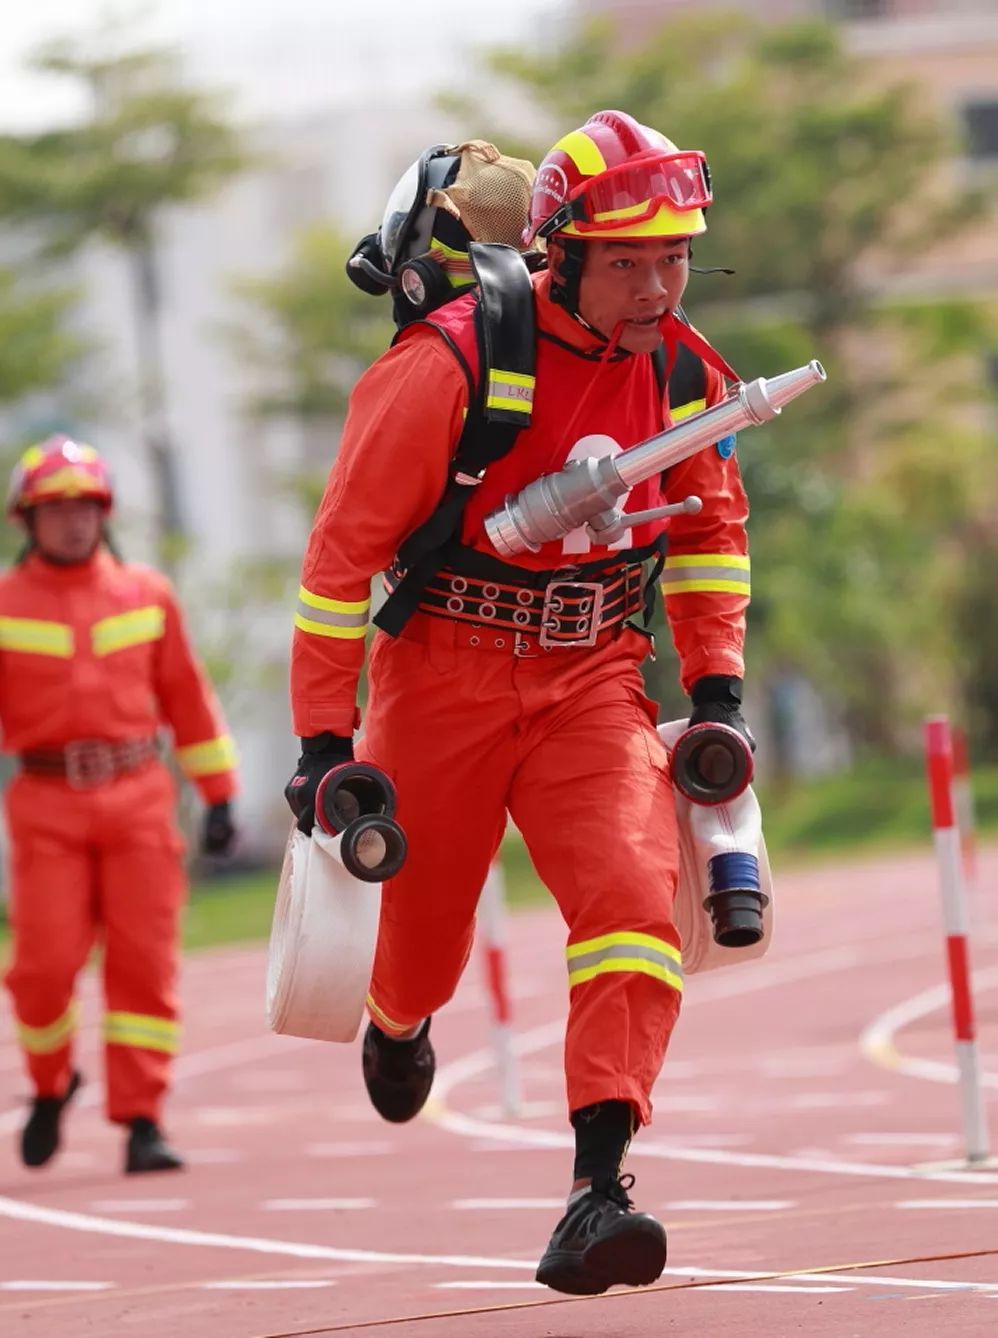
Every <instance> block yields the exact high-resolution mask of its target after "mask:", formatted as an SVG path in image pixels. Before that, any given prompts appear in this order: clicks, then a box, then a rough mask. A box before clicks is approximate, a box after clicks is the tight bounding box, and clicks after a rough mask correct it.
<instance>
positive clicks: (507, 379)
mask: <svg viewBox="0 0 998 1338" xmlns="http://www.w3.org/2000/svg"><path fill="white" fill-rule="evenodd" d="M536 383H537V379H536V377H533V376H528V375H527V374H526V373H525V372H504V371H501V370H500V369H499V368H498V367H490V368H489V385H488V391H487V393H486V396H485V407H486V408H487V409H509V410H511V411H512V412H513V413H522V414H526V415H528V416H529V414H530V411H531V409H532V408H533V405H534V386H535V385H536Z"/></svg>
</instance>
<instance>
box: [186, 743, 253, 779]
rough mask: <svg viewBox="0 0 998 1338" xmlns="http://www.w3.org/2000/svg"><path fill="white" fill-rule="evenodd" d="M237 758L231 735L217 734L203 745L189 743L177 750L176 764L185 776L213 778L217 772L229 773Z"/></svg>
mask: <svg viewBox="0 0 998 1338" xmlns="http://www.w3.org/2000/svg"><path fill="white" fill-rule="evenodd" d="M238 760H239V758H238V755H237V753H236V745H235V743H234V742H233V740H232V736H231V734H219V736H218V737H217V738H215V739H205V741H204V743H190V744H188V745H187V747H186V748H178V749H177V762H178V764H179V766H180V769H181V771H182V772H183V773H184V775H185V776H189V777H190V778H191V779H192V780H193V779H194V778H195V777H196V776H213V775H215V773H216V772H219V771H231V770H232V768H233V767H234V766H235V765H236V763H237V762H238Z"/></svg>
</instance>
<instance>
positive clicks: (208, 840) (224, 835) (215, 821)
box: [201, 799, 236, 855]
mask: <svg viewBox="0 0 998 1338" xmlns="http://www.w3.org/2000/svg"><path fill="white" fill-rule="evenodd" d="M235 839H236V824H235V822H233V820H232V809H231V807H230V805H229V801H228V799H223V801H222V802H221V803H220V804H211V805H209V807H208V809H207V810H206V812H205V815H204V827H203V828H202V831H201V853H202V854H203V855H227V854H228V853H229V851H230V850H231V849H232V843H233V842H234V841H235Z"/></svg>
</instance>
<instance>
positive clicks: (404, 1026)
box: [367, 995, 414, 1031]
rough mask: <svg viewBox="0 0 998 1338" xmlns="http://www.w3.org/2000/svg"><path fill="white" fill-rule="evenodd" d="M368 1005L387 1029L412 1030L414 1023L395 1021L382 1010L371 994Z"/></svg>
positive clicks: (380, 1023)
mask: <svg viewBox="0 0 998 1338" xmlns="http://www.w3.org/2000/svg"><path fill="white" fill-rule="evenodd" d="M367 1006H368V1008H369V1009H370V1010H371V1012H372V1013H373V1014H374V1016H375V1017H376V1018H377V1019H378V1024H379V1026H381V1027H383V1028H384V1030H385V1031H410V1030H411V1029H412V1027H413V1025H414V1024H413V1023H411V1022H393V1021H392V1020H391V1018H390V1017H389V1016H388V1014H387V1013H383V1012H382V1011H381V1009H380V1008H379V1007H378V1005H377V1004H376V1003H375V1002H374V1000H373V999H372V998H371V996H370V995H368V996H367Z"/></svg>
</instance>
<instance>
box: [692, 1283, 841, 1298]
mask: <svg viewBox="0 0 998 1338" xmlns="http://www.w3.org/2000/svg"><path fill="white" fill-rule="evenodd" d="M852 1290H853V1288H852V1287H829V1286H822V1287H817V1286H804V1287H798V1286H797V1285H796V1284H795V1283H792V1282H783V1283H780V1282H727V1283H717V1284H716V1285H708V1286H706V1287H698V1288H697V1291H701V1292H783V1293H786V1294H789V1295H791V1296H812V1295H814V1294H815V1293H816V1292H826V1293H827V1292H851V1291H852Z"/></svg>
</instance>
